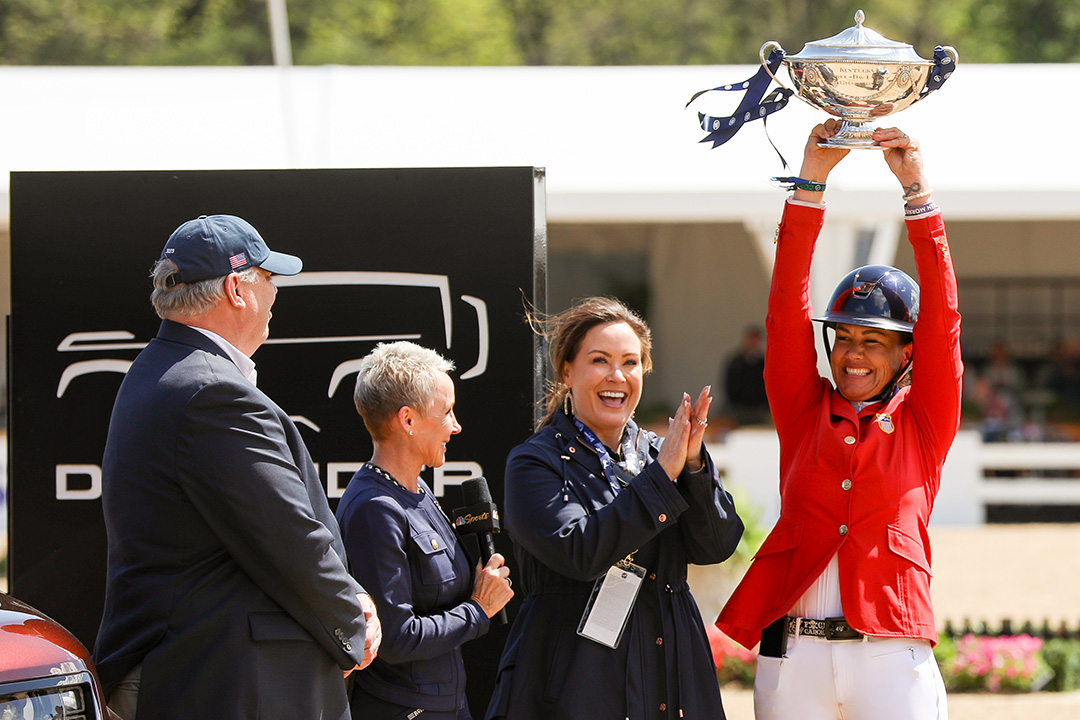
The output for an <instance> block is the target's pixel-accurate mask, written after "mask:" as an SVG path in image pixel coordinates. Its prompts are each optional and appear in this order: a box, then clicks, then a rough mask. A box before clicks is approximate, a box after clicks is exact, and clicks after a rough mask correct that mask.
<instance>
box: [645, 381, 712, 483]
mask: <svg viewBox="0 0 1080 720" xmlns="http://www.w3.org/2000/svg"><path fill="white" fill-rule="evenodd" d="M709 389H710V388H709V386H707V385H706V386H705V387H704V388H702V390H701V393H700V394H699V395H698V397H697V400H696V401H695V402H694V404H693V405H691V404H690V396H689V395H687V394H686V393H683V397H682V402H680V403H679V408H678V410H676V411H675V417H673V418H671V419H670V420H669V421H668V433H667V436H666V437H665V438H664V444H663V445H661V446H660V455H659V456H658V457H657V462H659V463H660V465H661V467H663V468H664V472H666V473H667V476H668V477H669V478H671V479H672V480H674V479H675V478H677V477H678V476H679V474H680V473H681V472H682V471H683V468H685V469H687V470H689V471H690V472H699V471H700V470H701V467H702V464H703V462H702V459H701V442H702V438H703V437H704V436H705V428H706V427H707V426H708V417H709V405H710V404H712V398H711V397H709Z"/></svg>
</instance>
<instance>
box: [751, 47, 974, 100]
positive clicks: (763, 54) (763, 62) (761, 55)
mask: <svg viewBox="0 0 1080 720" xmlns="http://www.w3.org/2000/svg"><path fill="white" fill-rule="evenodd" d="M774 49H775V50H779V51H780V52H783V51H784V48H782V47H780V43H778V42H776V41H775V40H770V41H769V42H767V43H765V44H764V45H762V46H761V49H760V50H758V59H759V60H761V67H763V68H765V72H767V73H769V77H771V78H772V79H773V80H775V81H776V82H777V83H779V85H780V87H782V88H784V89H785V90H787V89H788V86H787V85H785V84H784V83H783V82H782V81H781V80H780V78H778V77H776V76H775V75H773V72H772V70H770V69H769V59H768V58H769V56H768V54H767V53H766V52H765V51H766V50H770V51H771V50H774ZM949 50H952V48H949ZM953 52H954V53H955V52H956V51H955V50H953ZM953 62H956V61H955V60H953Z"/></svg>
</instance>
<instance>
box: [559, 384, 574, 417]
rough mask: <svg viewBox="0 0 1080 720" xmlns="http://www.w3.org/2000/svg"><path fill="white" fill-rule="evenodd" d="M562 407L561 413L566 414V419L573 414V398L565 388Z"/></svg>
mask: <svg viewBox="0 0 1080 720" xmlns="http://www.w3.org/2000/svg"><path fill="white" fill-rule="evenodd" d="M562 405H563V412H564V413H566V416H567V417H570V416H571V415H573V414H574V398H573V396H571V395H570V388H566V394H565V395H563V401H562Z"/></svg>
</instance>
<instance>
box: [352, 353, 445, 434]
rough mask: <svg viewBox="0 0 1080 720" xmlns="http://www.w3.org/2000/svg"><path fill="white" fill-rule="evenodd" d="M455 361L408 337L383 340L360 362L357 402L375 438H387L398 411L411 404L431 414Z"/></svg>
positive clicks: (358, 409) (422, 412)
mask: <svg viewBox="0 0 1080 720" xmlns="http://www.w3.org/2000/svg"><path fill="white" fill-rule="evenodd" d="M453 369H454V363H452V362H450V361H449V360H447V359H446V358H444V357H443V356H442V355H440V354H439V353H437V352H435V351H434V350H429V349H428V348H426V347H421V346H420V345H417V344H416V343H411V342H408V341H405V340H401V341H399V342H394V343H379V344H378V345H376V346H375V349H374V350H372V351H371V352H370V353H368V354H367V355H366V356H365V357H364V359H363V360H361V361H360V370H359V372H358V373H357V375H356V390H355V391H354V392H353V401H354V402H355V403H356V410H357V412H359V413H360V417H362V418H363V419H364V426H365V427H367V429H368V432H369V433H371V437H372V438H374V439H375V440H383V439H385V438H386V437H387V433H388V430H389V428H390V423H391V422H393V419H394V418H395V417H396V416H397V413H398V410H400V409H401V408H403V407H405V406H408V407H411V408H413V409H414V410H416V411H417V412H419V413H420V414H421V415H425V416H426V415H427V412H428V408H430V407H431V403H432V402H433V401H434V399H435V388H436V381H437V380H438V377H439V375H441V374H445V373H449V372H450V371H451V370H453Z"/></svg>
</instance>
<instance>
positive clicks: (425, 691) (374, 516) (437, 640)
mask: <svg viewBox="0 0 1080 720" xmlns="http://www.w3.org/2000/svg"><path fill="white" fill-rule="evenodd" d="M420 488H421V489H422V492H420V493H413V492H410V491H408V490H406V489H405V488H403V487H401V486H399V485H396V484H394V483H392V482H391V481H389V480H387V479H386V478H384V477H382V476H381V475H379V474H378V473H376V472H375V471H374V470H371V469H370V468H368V467H364V468H362V469H361V470H358V471H357V473H356V474H355V475H353V478H352V480H350V481H349V486H348V487H347V488H346V489H345V494H344V495H343V496H342V498H341V502H340V503H339V504H338V509H337V517H338V520H339V522H340V523H341V534H342V537H343V538H344V539H345V549H346V551H347V552H348V554H349V560H350V562H351V567H352V572H353V575H354V576H355V577H356V579H357V580H358V581H359V582H360V583H361V584H362V585H363V586H364V587H365V588H367V590H368V592H369V593H371V597H372V598H374V600H375V606H376V607H377V608H378V610H379V619H380V620H381V622H382V631H383V640H382V645H381V646H380V647H379V655H378V657H376V658H375V660H374V661H373V662H372V663H371V665H369V666H368V667H367V668H365V669H364V670H361V671H360V672H358V673H356V677H355V682H356V684H357V687H358V688H363V690H365V691H366V692H368V693H370V694H371V695H374V696H375V697H377V698H380V699H383V700H386V701H388V702H391V703H394V704H396V705H402V706H406V707H411V708H420V709H423V710H425V711H427V712H428V713H431V712H433V711H437V712H439V713H454V714H457V717H459V718H467V717H470V715H469V711H468V708H466V707H465V665H464V663H463V662H462V657H461V645H462V644H463V643H465V642H466V641H468V640H472V639H474V638H477V637H479V636H481V635H483V634H484V633H486V632H487V631H488V628H489V627H490V621H489V620H488V616H487V614H486V613H485V612H484V610H483V608H482V607H480V605H479V603H477V602H476V601H475V600H473V599H471V595H472V589H473V570H472V563H471V562H470V560H469V557H468V555H467V554H466V552H465V548H464V547H463V546H462V544H461V543H460V542H459V541H458V539H457V535H456V534H455V533H454V531H453V529H452V528H451V527H450V522H449V521H448V520H447V518H446V516H445V515H444V514H443V511H442V509H441V508H440V507H439V505H438V503H436V502H435V496H434V495H432V493H431V488H429V487H428V486H427V484H426V483H425V482H424V481H423V480H420ZM363 710H364V709H363V708H362V707H360V706H357V707H356V708H354V709H353V717H365V718H366V717H369V714H365V712H364V711H363ZM459 711H461V712H460V713H459ZM440 717H446V715H440Z"/></svg>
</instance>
